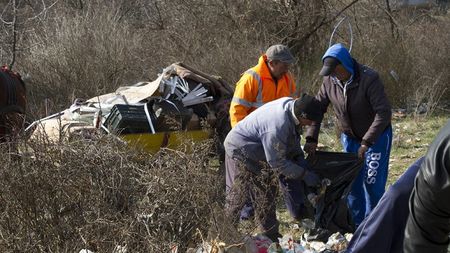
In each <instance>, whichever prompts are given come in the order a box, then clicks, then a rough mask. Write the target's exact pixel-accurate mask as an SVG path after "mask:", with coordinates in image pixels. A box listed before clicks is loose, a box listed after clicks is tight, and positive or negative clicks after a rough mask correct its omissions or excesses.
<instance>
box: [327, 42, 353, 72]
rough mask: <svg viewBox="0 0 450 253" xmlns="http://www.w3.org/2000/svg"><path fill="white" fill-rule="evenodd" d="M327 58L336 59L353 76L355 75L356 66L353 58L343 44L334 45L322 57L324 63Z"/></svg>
mask: <svg viewBox="0 0 450 253" xmlns="http://www.w3.org/2000/svg"><path fill="white" fill-rule="evenodd" d="M327 57H333V58H336V59H337V60H338V61H339V62H340V63H341V64H342V65H343V66H344V68H345V69H346V70H347V71H348V72H349V73H350V74H351V75H354V74H355V66H354V62H353V59H352V56H351V55H350V52H349V51H348V50H347V48H345V47H344V45H342V44H341V43H337V44H334V45H332V46H331V47H330V48H328V50H327V51H326V52H325V54H324V55H323V57H322V61H323V60H324V59H325V58H327Z"/></svg>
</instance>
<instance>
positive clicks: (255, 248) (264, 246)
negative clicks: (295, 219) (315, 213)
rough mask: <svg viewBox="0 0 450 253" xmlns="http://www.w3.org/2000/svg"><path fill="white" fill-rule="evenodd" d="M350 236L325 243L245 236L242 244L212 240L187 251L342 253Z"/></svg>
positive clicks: (193, 252)
mask: <svg viewBox="0 0 450 253" xmlns="http://www.w3.org/2000/svg"><path fill="white" fill-rule="evenodd" d="M352 236H353V235H352V234H350V233H347V234H345V235H342V234H340V233H339V232H337V233H334V234H332V235H331V236H330V237H329V238H328V241H327V243H323V242H319V241H306V240H303V239H302V240H301V241H296V240H294V238H293V237H292V235H290V234H286V235H284V236H283V237H282V238H279V239H278V242H272V241H271V240H270V239H269V238H267V237H266V236H264V235H261V234H257V235H254V236H247V237H246V238H245V239H244V240H243V242H242V243H240V244H235V245H226V244H225V243H223V242H218V241H217V240H213V241H211V242H203V243H202V244H201V245H199V247H198V248H197V249H189V250H188V252H191V253H221V252H224V253H225V252H232V253H342V252H344V251H345V250H346V248H347V246H348V243H349V241H350V240H351V238H352Z"/></svg>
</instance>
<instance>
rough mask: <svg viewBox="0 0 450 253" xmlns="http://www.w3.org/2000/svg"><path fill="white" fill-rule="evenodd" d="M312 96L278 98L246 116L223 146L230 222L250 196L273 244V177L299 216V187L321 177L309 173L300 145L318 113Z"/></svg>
mask: <svg viewBox="0 0 450 253" xmlns="http://www.w3.org/2000/svg"><path fill="white" fill-rule="evenodd" d="M319 106H320V105H319V104H318V102H317V101H316V100H315V98H314V97H311V96H308V95H303V96H302V97H301V98H299V99H293V98H288V97H286V98H280V99H277V100H274V101H272V102H269V103H267V104H265V105H263V106H261V107H260V108H258V109H256V110H255V111H254V112H252V113H251V114H249V115H248V116H247V117H245V118H244V119H243V120H241V121H239V122H238V123H237V124H236V126H235V127H234V128H233V129H232V130H231V131H230V132H229V133H228V135H227V137H226V139H225V142H224V146H225V152H226V156H225V167H226V185H227V189H226V192H227V196H226V200H227V213H228V215H229V216H230V218H231V219H232V220H233V222H237V221H238V219H239V213H240V211H241V209H242V207H243V206H244V205H245V202H246V200H247V196H249V194H250V195H251V196H252V197H253V198H254V199H252V202H253V203H254V204H255V213H256V218H257V219H258V221H259V223H260V227H261V230H262V231H263V232H264V234H265V235H267V236H268V237H269V238H270V239H272V240H273V241H276V240H277V238H278V237H281V235H280V234H279V232H278V221H277V219H276V212H275V211H276V193H277V188H278V187H277V184H276V183H275V184H274V181H275V182H276V181H277V178H276V177H275V176H277V175H278V181H279V185H280V186H281V188H282V189H283V193H284V197H285V202H286V205H287V208H288V210H289V211H290V213H291V215H292V216H293V217H294V218H301V212H302V210H301V209H302V207H304V193H303V183H304V184H306V185H307V186H309V187H314V186H316V185H318V184H319V183H320V178H319V176H318V175H316V174H315V173H314V172H312V171H310V170H308V168H307V164H306V161H305V159H304V154H303V150H302V149H301V146H300V134H301V128H302V126H304V125H309V124H311V123H312V121H313V120H321V117H322V113H321V111H320V109H319Z"/></svg>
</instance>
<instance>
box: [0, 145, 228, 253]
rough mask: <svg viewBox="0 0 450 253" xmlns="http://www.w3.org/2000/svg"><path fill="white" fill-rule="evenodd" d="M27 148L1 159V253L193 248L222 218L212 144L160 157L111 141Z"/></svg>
mask: <svg viewBox="0 0 450 253" xmlns="http://www.w3.org/2000/svg"><path fill="white" fill-rule="evenodd" d="M20 146H21V149H22V150H27V152H25V153H22V154H19V155H18V154H14V153H6V152H5V155H3V156H1V158H0V159H1V161H0V162H1V163H2V164H3V166H2V168H1V169H0V185H1V186H2V187H1V188H0V198H1V199H0V203H1V205H0V206H1V208H0V212H1V218H0V231H1V234H0V251H2V252H17V251H19V252H77V251H79V250H80V249H82V248H86V249H90V250H92V251H95V252H113V250H114V248H115V247H117V246H125V247H126V248H127V249H128V250H129V252H167V251H168V249H169V247H170V246H171V245H178V246H179V248H180V249H186V248H187V247H188V245H190V244H193V243H195V242H198V241H199V240H200V239H199V237H198V234H197V231H200V232H201V233H202V234H205V235H206V234H207V232H208V228H209V227H210V225H211V224H213V223H211V221H213V220H214V219H213V217H215V215H220V212H219V211H214V210H213V209H214V207H215V206H216V205H217V204H220V203H222V199H223V196H222V195H223V185H222V183H221V180H220V179H219V178H218V173H217V170H213V169H211V167H210V166H209V161H210V160H211V159H212V158H213V155H212V152H210V151H211V143H208V142H206V143H200V144H198V145H196V146H195V148H194V150H192V151H193V152H192V153H187V152H182V151H174V150H161V151H160V152H158V153H157V154H155V155H149V154H148V153H144V152H141V151H139V150H132V149H129V147H125V146H123V144H121V143H120V142H116V141H114V140H111V139H109V138H107V137H102V138H98V139H95V140H91V141H74V142H72V143H69V144H45V145H43V143H30V142H24V143H20ZM216 210H218V209H216ZM221 224H222V223H221ZM220 226H221V227H222V226H223V225H220ZM219 231H220V229H219Z"/></svg>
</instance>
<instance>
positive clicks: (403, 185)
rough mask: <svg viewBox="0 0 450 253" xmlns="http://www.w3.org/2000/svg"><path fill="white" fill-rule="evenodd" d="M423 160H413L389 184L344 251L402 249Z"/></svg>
mask: <svg viewBox="0 0 450 253" xmlns="http://www.w3.org/2000/svg"><path fill="white" fill-rule="evenodd" d="M422 161H423V158H420V159H419V160H417V161H416V162H415V163H413V164H412V165H411V166H410V167H409V168H408V169H407V170H406V171H405V172H404V173H403V175H402V176H401V177H400V178H399V179H398V180H397V182H395V184H393V185H392V186H391V187H389V190H388V191H387V192H386V193H385V194H384V196H383V197H382V198H381V200H380V202H379V203H378V205H377V206H376V207H375V209H374V210H373V211H372V213H371V214H370V215H369V216H368V217H367V218H366V219H365V220H364V221H363V222H362V223H361V225H360V226H359V227H358V229H357V230H356V231H355V233H354V234H353V238H352V240H351V241H350V243H349V245H348V248H347V251H346V253H379V252H383V253H401V252H403V239H404V234H405V227H406V222H407V220H408V216H409V208H408V203H409V197H410V195H411V192H412V190H413V188H414V179H415V178H416V174H417V172H418V171H419V168H420V165H421V164H422Z"/></svg>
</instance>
